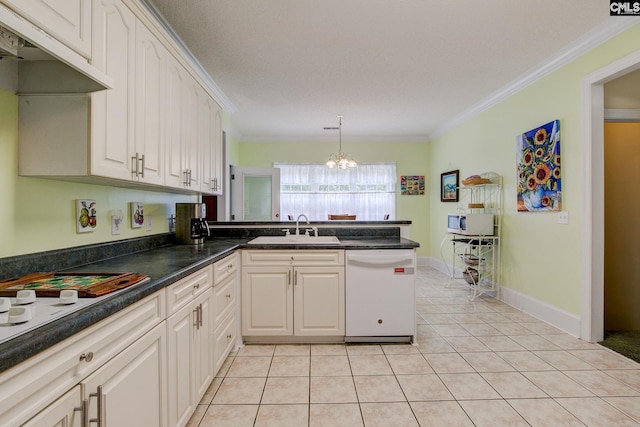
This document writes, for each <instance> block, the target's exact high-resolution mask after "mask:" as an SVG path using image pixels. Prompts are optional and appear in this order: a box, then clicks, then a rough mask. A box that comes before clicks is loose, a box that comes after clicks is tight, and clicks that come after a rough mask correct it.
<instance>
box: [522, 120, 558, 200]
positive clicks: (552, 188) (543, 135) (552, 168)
mask: <svg viewBox="0 0 640 427" xmlns="http://www.w3.org/2000/svg"><path fill="white" fill-rule="evenodd" d="M516 142H517V172H518V181H517V182H518V190H517V194H518V212H538V211H559V210H561V195H562V187H561V179H560V120H554V121H552V122H549V123H547V124H545V125H542V126H540V127H538V128H536V129H532V130H530V131H528V132H525V133H523V134H522V135H519V136H518V137H517V138H516Z"/></svg>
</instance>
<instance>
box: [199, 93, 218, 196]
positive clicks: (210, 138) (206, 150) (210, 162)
mask: <svg viewBox="0 0 640 427" xmlns="http://www.w3.org/2000/svg"><path fill="white" fill-rule="evenodd" d="M214 104H215V102H214V101H213V99H211V97H210V96H209V95H208V94H207V93H205V92H204V91H202V93H201V96H200V102H199V104H198V141H200V149H201V151H202V188H201V189H202V192H204V193H210V194H211V193H214V189H215V181H214V174H215V169H214V160H215V158H214V156H215V147H214V143H215V141H214V126H215V123H214V120H215V110H216V108H215V105H214Z"/></svg>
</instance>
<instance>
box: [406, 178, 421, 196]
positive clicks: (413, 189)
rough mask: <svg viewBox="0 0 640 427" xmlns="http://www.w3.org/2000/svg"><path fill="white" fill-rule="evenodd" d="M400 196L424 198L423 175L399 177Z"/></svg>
mask: <svg viewBox="0 0 640 427" xmlns="http://www.w3.org/2000/svg"><path fill="white" fill-rule="evenodd" d="M400 194H402V195H403V196H418V195H420V196H424V175H400Z"/></svg>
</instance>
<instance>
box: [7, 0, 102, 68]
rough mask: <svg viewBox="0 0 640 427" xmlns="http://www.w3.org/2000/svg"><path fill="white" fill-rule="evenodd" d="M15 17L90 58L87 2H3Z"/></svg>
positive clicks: (67, 0)
mask: <svg viewBox="0 0 640 427" xmlns="http://www.w3.org/2000/svg"><path fill="white" fill-rule="evenodd" d="M3 3H6V4H7V5H9V6H10V7H11V9H13V10H14V11H16V12H17V13H18V14H19V15H21V16H22V17H24V18H26V19H27V20H28V21H30V22H31V23H33V24H35V25H37V26H38V27H39V28H41V29H42V30H44V31H45V32H46V33H48V34H50V35H52V36H54V37H55V38H56V39H57V40H59V41H61V42H62V43H64V44H66V45H67V46H68V47H70V48H71V49H73V50H75V51H76V52H78V53H79V54H80V55H82V56H84V57H85V58H91V0H3Z"/></svg>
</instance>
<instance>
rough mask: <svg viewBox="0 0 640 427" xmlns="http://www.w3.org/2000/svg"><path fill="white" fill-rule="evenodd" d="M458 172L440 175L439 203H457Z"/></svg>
mask: <svg viewBox="0 0 640 427" xmlns="http://www.w3.org/2000/svg"><path fill="white" fill-rule="evenodd" d="M459 185H460V171H459V170H454V171H449V172H445V173H441V174H440V201H441V202H457V201H458V186H459Z"/></svg>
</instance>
